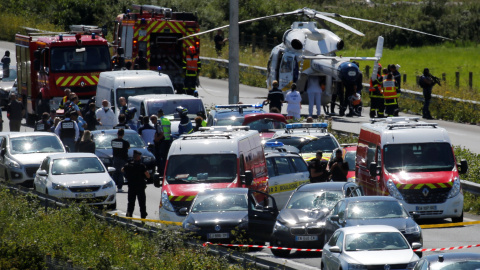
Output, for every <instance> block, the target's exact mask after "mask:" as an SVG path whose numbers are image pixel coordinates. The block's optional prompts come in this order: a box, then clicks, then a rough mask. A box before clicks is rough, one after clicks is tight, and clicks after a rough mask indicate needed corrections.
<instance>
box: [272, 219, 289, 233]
mask: <svg viewBox="0 0 480 270" xmlns="http://www.w3.org/2000/svg"><path fill="white" fill-rule="evenodd" d="M273 230H274V231H282V232H288V227H287V226H285V225H284V224H282V223H280V222H279V221H277V222H275V227H273Z"/></svg>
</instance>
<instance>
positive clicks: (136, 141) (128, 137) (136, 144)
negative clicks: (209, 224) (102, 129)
mask: <svg viewBox="0 0 480 270" xmlns="http://www.w3.org/2000/svg"><path fill="white" fill-rule="evenodd" d="M116 138H118V135H117V133H97V134H95V135H94V136H93V140H94V141H95V148H97V149H100V148H103V149H111V148H112V140H113V139H116ZM123 139H124V140H125V141H127V142H129V143H130V148H143V147H145V143H144V142H143V139H142V137H140V135H138V133H130V132H128V133H127V132H125V135H124V136H123Z"/></svg>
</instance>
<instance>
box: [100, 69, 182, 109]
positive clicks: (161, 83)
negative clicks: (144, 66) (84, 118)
mask: <svg viewBox="0 0 480 270" xmlns="http://www.w3.org/2000/svg"><path fill="white" fill-rule="evenodd" d="M173 93H174V90H173V85H172V81H170V78H169V77H168V75H165V74H162V73H159V72H156V71H153V70H118V71H106V72H102V73H100V76H99V78H98V85H97V96H96V98H95V104H96V106H97V108H100V107H102V101H103V100H108V101H109V102H110V104H111V106H112V109H113V110H114V112H115V115H116V116H117V117H118V115H119V113H120V110H119V108H118V104H117V103H118V99H119V98H120V97H125V98H126V99H127V102H128V100H129V97H132V96H137V95H145V94H173Z"/></svg>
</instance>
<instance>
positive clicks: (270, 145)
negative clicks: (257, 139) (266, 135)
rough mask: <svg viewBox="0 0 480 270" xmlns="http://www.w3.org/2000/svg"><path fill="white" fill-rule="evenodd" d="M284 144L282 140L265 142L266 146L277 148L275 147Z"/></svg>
mask: <svg viewBox="0 0 480 270" xmlns="http://www.w3.org/2000/svg"><path fill="white" fill-rule="evenodd" d="M282 146H284V144H283V143H282V142H277V141H274V142H266V143H265V147H271V148H275V147H282Z"/></svg>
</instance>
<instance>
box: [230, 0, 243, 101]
mask: <svg viewBox="0 0 480 270" xmlns="http://www.w3.org/2000/svg"><path fill="white" fill-rule="evenodd" d="M238 39H239V30H238V0H230V29H229V34H228V47H229V51H228V91H229V92H228V103H229V104H237V103H238V101H239V100H240V94H239V93H240V91H239V87H240V86H239V85H240V78H239V70H238V66H239V63H240V59H239V50H240V48H239V46H240V45H239V40H238Z"/></svg>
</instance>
